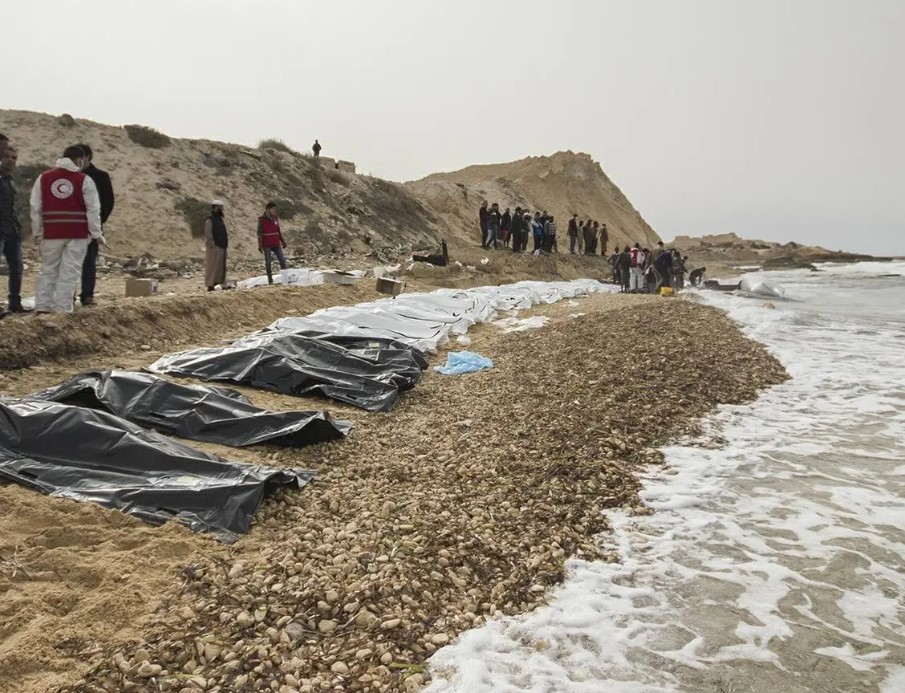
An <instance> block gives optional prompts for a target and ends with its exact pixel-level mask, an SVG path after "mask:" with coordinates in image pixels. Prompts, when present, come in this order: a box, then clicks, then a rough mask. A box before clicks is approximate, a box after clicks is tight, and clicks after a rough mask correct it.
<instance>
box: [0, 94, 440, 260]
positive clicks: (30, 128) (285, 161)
mask: <svg viewBox="0 0 905 693" xmlns="http://www.w3.org/2000/svg"><path fill="white" fill-rule="evenodd" d="M64 122H71V123H72V124H71V125H66V124H64ZM0 132H2V133H4V134H5V135H7V136H8V137H9V138H10V141H11V142H12V143H13V145H14V146H15V147H16V149H17V150H18V152H19V168H20V170H19V172H18V176H17V178H18V181H19V187H20V202H21V203H23V204H22V206H23V207H25V205H27V198H28V191H29V190H30V188H31V183H32V182H33V181H34V178H35V177H36V176H37V175H38V174H39V173H40V172H41V171H43V170H44V169H45V168H47V167H48V165H50V164H53V163H54V162H55V161H56V159H57V158H58V157H59V156H60V155H61V154H62V152H63V149H65V147H66V146H67V145H69V144H76V143H78V142H86V143H88V144H89V145H91V147H92V148H93V149H94V153H95V156H94V159H95V164H96V165H97V166H98V167H99V168H102V169H104V170H106V171H108V172H109V173H110V175H111V176H112V179H113V185H114V188H115V190H116V208H115V209H114V212H113V215H112V217H111V218H110V221H109V222H108V225H107V226H108V228H107V238H108V240H109V242H110V250H109V254H110V255H112V256H119V257H133V256H137V255H140V254H142V253H145V252H148V253H151V254H152V255H154V256H156V257H159V258H187V257H188V258H191V257H200V256H201V255H203V249H202V245H201V243H200V241H199V239H198V238H193V233H194V234H196V235H197V234H200V232H201V228H202V224H203V218H204V216H205V215H206V213H207V208H208V204H209V202H210V200H211V199H213V198H220V199H222V200H224V201H225V203H226V214H227V224H228V226H229V229H230V233H231V238H232V243H231V253H232V254H233V255H234V256H257V243H256V241H255V228H256V220H257V217H258V216H259V215H260V214H261V213H262V212H263V206H264V204H265V203H266V202H268V201H270V200H276V201H286V202H285V203H283V204H281V208H282V212H281V214H282V217H283V220H284V223H283V229H284V234H286V235H287V236H288V240H289V241H290V245H292V246H294V247H295V249H297V250H300V251H301V252H305V253H310V254H322V253H335V252H337V251H339V250H347V249H348V250H351V251H354V252H358V253H365V252H369V251H371V250H373V249H395V248H396V247H398V246H399V245H400V244H402V245H404V244H416V245H423V246H430V245H432V244H434V243H436V242H437V241H436V239H438V238H439V232H440V229H439V227H438V226H437V225H436V223H435V221H436V220H435V217H434V215H433V214H432V213H431V212H430V211H429V210H428V209H426V208H425V207H424V205H422V204H421V203H419V202H418V201H417V200H416V199H414V197H413V196H412V195H411V193H410V192H409V191H408V190H406V188H404V187H403V186H401V185H398V184H396V183H391V182H389V181H385V180H381V179H379V178H373V177H370V176H360V175H355V174H352V173H347V172H341V171H338V170H335V169H331V168H325V167H321V166H318V165H316V164H315V163H314V162H313V160H312V159H311V158H310V157H308V156H303V155H301V154H297V153H289V152H284V151H278V150H276V149H249V148H247V147H243V146H240V145H237V144H228V143H224V142H212V141H209V140H181V139H175V138H173V139H170V141H169V143H168V144H166V145H165V146H163V147H161V148H159V149H158V148H152V147H148V146H143V145H141V144H138V143H137V142H135V141H133V140H132V139H131V138H130V136H129V133H128V132H127V131H126V130H125V129H124V128H122V127H116V126H112V125H103V124H101V123H94V122H91V121H88V120H81V119H76V120H74V121H67V120H66V119H64V118H58V117H56V116H52V115H47V114H43V113H32V112H28V111H7V110H0ZM180 208H185V209H186V210H187V214H186V213H184V212H183V211H180ZM292 208H295V210H296V213H295V215H294V216H291V217H290V216H289V214H288V213H289V212H290V211H291V210H292ZM22 217H23V221H27V217H28V214H27V211H24V213H23V215H22ZM187 217H188V218H187ZM188 219H191V220H192V223H191V224H190V223H189V221H188Z"/></svg>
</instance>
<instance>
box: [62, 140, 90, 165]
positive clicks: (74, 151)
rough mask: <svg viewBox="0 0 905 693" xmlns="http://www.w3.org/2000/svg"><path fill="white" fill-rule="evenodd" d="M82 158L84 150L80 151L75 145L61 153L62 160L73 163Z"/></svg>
mask: <svg viewBox="0 0 905 693" xmlns="http://www.w3.org/2000/svg"><path fill="white" fill-rule="evenodd" d="M84 156H85V150H84V149H82V148H81V147H80V146H78V145H77V144H74V145H72V146H70V147H66V149H65V150H64V151H63V158H64V159H72V160H73V161H75V160H76V159H81V158H83V157H84Z"/></svg>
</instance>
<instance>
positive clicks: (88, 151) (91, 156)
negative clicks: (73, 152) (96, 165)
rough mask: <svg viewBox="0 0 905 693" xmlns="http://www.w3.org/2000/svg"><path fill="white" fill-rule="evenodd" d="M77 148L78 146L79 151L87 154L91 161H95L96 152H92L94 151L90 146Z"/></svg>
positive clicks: (85, 145)
mask: <svg viewBox="0 0 905 693" xmlns="http://www.w3.org/2000/svg"><path fill="white" fill-rule="evenodd" d="M76 146H77V147H78V148H79V149H81V150H82V151H83V152H85V156H87V157H88V158H89V159H93V158H94V152H93V151H92V149H91V147H90V146H89V145H87V144H77V145H76Z"/></svg>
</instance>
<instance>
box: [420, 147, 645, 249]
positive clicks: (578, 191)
mask: <svg viewBox="0 0 905 693" xmlns="http://www.w3.org/2000/svg"><path fill="white" fill-rule="evenodd" d="M406 185H407V186H408V188H409V189H410V190H412V191H413V192H414V193H415V194H416V195H417V196H418V197H419V198H420V199H422V200H424V201H425V202H427V203H428V204H429V205H430V206H431V207H432V208H433V209H434V210H436V212H437V213H438V214H439V215H440V216H441V217H442V218H443V219H444V220H445V221H446V222H447V223H449V224H450V226H452V227H453V228H455V229H456V230H457V231H458V232H459V233H460V234H466V235H468V237H469V238H477V233H478V232H477V215H478V207H479V206H480V204H481V201H482V200H487V201H488V202H491V203H493V202H499V203H500V207H501V208H503V209H505V208H506V207H507V206H509V207H512V208H513V209H514V208H515V207H516V206H521V207H523V208H524V207H528V208H529V209H531V210H532V211H535V210H545V209H546V210H547V211H549V212H550V213H552V214H554V215H555V216H556V219H557V222H558V226H559V229H560V231H561V233H562V234H565V231H566V225H567V223H568V220H569V218H570V217H571V216H572V214H573V213H574V214H578V216H579V219H588V218H590V219H595V220H598V221H603V222H606V224H607V228H608V230H609V233H610V239H611V240H614V241H616V242H618V243H620V244H624V243H634V242H635V241H638V242H641V243H645V244H648V245H652V244H654V243H656V242H657V240H659V236H658V235H657V233H656V232H655V231H654V230H653V229H652V228H651V227H650V225H649V224H648V223H647V222H646V221H644V218H643V217H642V216H641V214H640V213H639V212H638V210H636V209H635V208H634V207H633V206H632V203H631V202H629V200H628V198H626V196H625V195H623V194H622V191H621V190H620V189H619V188H618V187H617V186H616V184H615V183H613V181H611V180H610V179H609V177H608V176H607V175H606V174H605V173H604V172H603V169H602V168H601V167H600V164H599V163H597V162H596V161H594V160H593V159H592V158H591V157H590V156H589V155H588V154H582V153H578V154H576V153H573V152H570V151H568V152H557V153H556V154H554V155H553V156H538V157H528V158H527V159H521V160H519V161H512V162H509V163H506V164H488V165H479V166H469V167H468V168H464V169H462V170H461V171H454V172H452V173H435V174H432V175H430V176H428V177H427V178H423V179H421V180H418V181H413V182H411V183H407V184H406Z"/></svg>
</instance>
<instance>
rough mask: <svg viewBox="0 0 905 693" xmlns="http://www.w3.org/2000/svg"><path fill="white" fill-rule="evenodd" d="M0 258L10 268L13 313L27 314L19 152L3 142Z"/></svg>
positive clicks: (0, 193)
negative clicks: (18, 203) (18, 189)
mask: <svg viewBox="0 0 905 693" xmlns="http://www.w3.org/2000/svg"><path fill="white" fill-rule="evenodd" d="M0 150H2V152H3V153H2V154H0V255H2V256H3V257H4V258H6V266H7V268H8V269H9V304H8V305H7V311H9V312H10V313H27V312H29V311H27V310H26V309H25V308H23V307H22V295H21V294H22V270H23V262H22V224H21V223H20V222H19V213H18V212H17V211H16V185H15V183H13V171H15V170H16V161H17V160H18V156H19V155H18V153H17V152H16V150H15V149H14V148H13V147H11V146H9V144H8V143H7V142H6V141H5V140H4V141H3V145H2V146H0Z"/></svg>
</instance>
